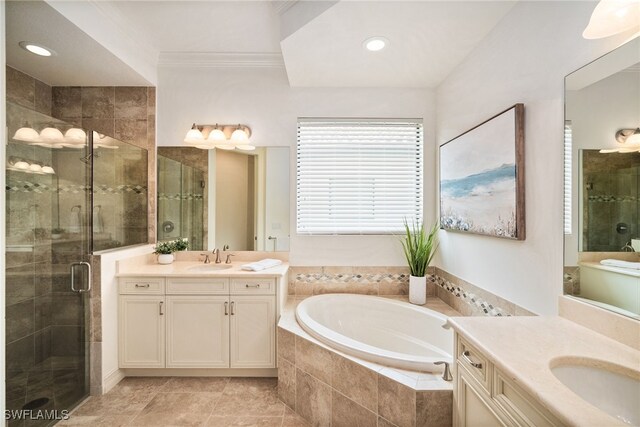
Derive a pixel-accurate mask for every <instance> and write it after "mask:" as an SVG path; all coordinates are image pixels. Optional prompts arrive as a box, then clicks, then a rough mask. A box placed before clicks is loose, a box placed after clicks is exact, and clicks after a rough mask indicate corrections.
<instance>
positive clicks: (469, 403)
mask: <svg viewBox="0 0 640 427" xmlns="http://www.w3.org/2000/svg"><path fill="white" fill-rule="evenodd" d="M456 379H457V384H456V386H457V390H456V403H455V412H456V413H455V416H454V417H455V422H454V425H455V426H456V427H496V426H504V425H505V424H504V423H503V422H502V420H501V419H500V418H498V416H497V415H496V414H495V413H494V412H493V411H492V410H491V408H490V407H489V405H487V403H485V401H484V400H483V399H482V398H481V397H480V396H481V395H483V393H484V392H483V391H482V390H481V388H480V387H478V386H477V384H476V381H475V380H474V378H473V376H472V375H471V374H469V373H468V372H466V371H465V370H464V369H463V368H462V367H460V366H458V369H457V378H456Z"/></svg>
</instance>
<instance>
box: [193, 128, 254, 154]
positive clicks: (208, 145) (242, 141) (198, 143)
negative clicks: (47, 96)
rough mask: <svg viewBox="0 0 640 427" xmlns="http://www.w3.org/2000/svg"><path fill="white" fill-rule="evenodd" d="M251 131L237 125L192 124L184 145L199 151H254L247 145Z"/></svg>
mask: <svg viewBox="0 0 640 427" xmlns="http://www.w3.org/2000/svg"><path fill="white" fill-rule="evenodd" d="M250 137H251V129H250V128H249V127H248V126H246V125H242V124H238V125H219V124H216V125H197V124H195V123H194V124H193V126H192V127H191V129H190V130H189V131H188V132H187V135H186V136H185V138H184V143H185V144H187V145H190V146H192V147H195V148H200V149H201V150H211V149H213V148H219V149H221V150H243V151H250V150H255V147H254V146H253V145H249V138H250Z"/></svg>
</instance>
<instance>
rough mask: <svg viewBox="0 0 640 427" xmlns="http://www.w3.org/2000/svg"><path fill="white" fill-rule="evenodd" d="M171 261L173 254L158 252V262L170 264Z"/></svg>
mask: <svg viewBox="0 0 640 427" xmlns="http://www.w3.org/2000/svg"><path fill="white" fill-rule="evenodd" d="M172 262H173V254H159V255H158V264H171V263H172Z"/></svg>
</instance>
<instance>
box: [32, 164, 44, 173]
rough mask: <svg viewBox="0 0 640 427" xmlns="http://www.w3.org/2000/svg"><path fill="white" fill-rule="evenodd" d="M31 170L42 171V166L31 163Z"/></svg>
mask: <svg viewBox="0 0 640 427" xmlns="http://www.w3.org/2000/svg"><path fill="white" fill-rule="evenodd" d="M29 170H30V171H31V172H36V173H38V172H42V166H40V165H39V164H36V163H33V164H30V165H29Z"/></svg>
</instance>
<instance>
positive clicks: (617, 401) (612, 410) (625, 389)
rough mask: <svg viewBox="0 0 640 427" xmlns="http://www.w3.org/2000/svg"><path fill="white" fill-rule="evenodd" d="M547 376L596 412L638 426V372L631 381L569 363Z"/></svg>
mask: <svg viewBox="0 0 640 427" xmlns="http://www.w3.org/2000/svg"><path fill="white" fill-rule="evenodd" d="M621 369H623V370H624V368H621ZM551 372H552V373H553V375H555V377H556V378H558V379H559V380H560V382H561V383H562V384H564V385H566V386H567V387H568V388H569V389H570V390H571V391H573V392H574V393H575V394H577V395H578V396H580V397H581V398H582V399H584V400H586V401H587V402H589V403H590V404H592V405H593V406H595V407H596V408H598V409H600V410H602V411H604V412H606V413H607V414H609V415H611V416H612V417H615V418H617V419H619V420H620V421H622V422H625V423H627V424H629V425H634V426H637V425H640V372H637V373H636V375H634V377H635V378H632V377H630V376H626V375H623V374H620V373H617V372H613V371H611V370H609V369H606V368H604V367H596V366H587V365H579V364H573V363H566V364H560V365H558V366H555V367H553V368H551Z"/></svg>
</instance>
